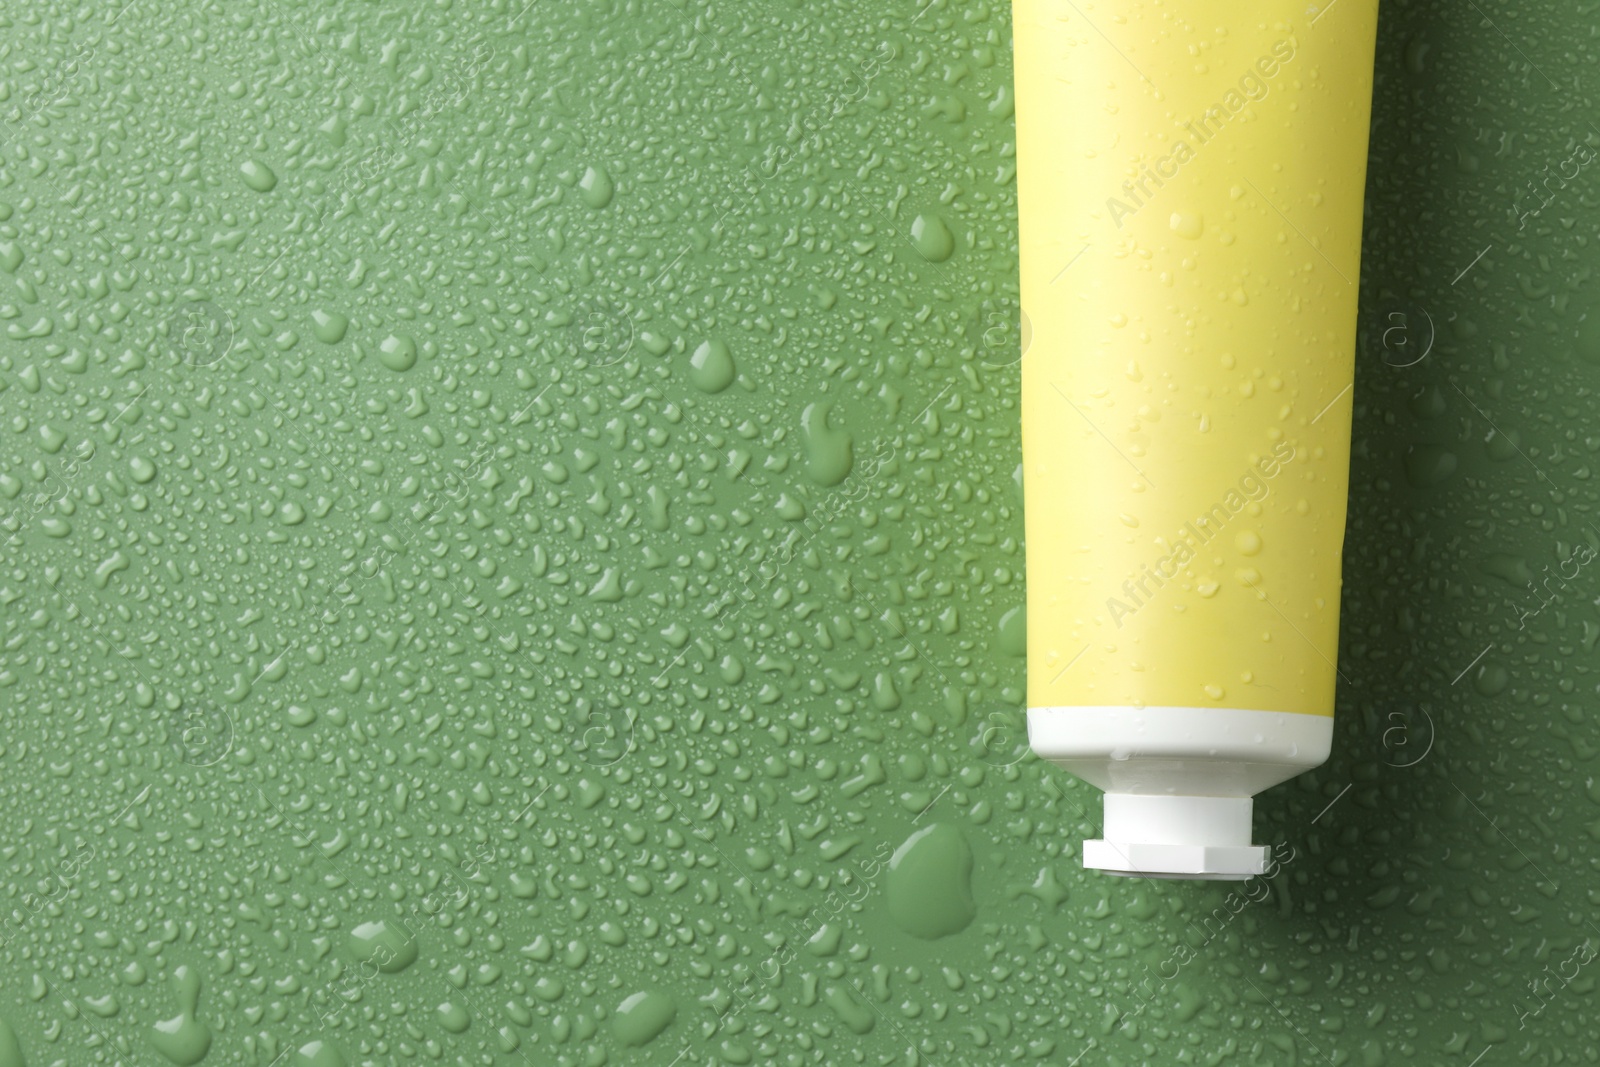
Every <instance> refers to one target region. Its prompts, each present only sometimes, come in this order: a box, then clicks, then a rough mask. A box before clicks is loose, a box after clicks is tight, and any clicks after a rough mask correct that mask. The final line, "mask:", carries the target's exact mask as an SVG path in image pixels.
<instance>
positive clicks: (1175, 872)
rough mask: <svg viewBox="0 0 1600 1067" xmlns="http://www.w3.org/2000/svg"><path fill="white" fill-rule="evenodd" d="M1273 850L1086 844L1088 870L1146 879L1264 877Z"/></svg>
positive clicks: (1110, 843) (1243, 846) (1222, 846)
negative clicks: (1261, 875) (1259, 875)
mask: <svg viewBox="0 0 1600 1067" xmlns="http://www.w3.org/2000/svg"><path fill="white" fill-rule="evenodd" d="M1271 853H1272V849H1271V848H1269V847H1268V846H1266V845H1172V844H1152V843H1150V842H1132V841H1104V840H1099V841H1085V842H1084V843H1083V865H1084V867H1086V868H1091V869H1094V870H1101V871H1105V872H1106V873H1107V874H1120V875H1126V876H1129V877H1145V878H1194V879H1202V880H1210V881H1243V880H1244V879H1246V878H1253V877H1254V876H1256V875H1258V874H1264V873H1266V870H1267V860H1268V859H1269V858H1270V857H1271Z"/></svg>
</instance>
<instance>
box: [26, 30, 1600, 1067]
mask: <svg viewBox="0 0 1600 1067" xmlns="http://www.w3.org/2000/svg"><path fill="white" fill-rule="evenodd" d="M1484 10H1485V11H1486V12H1487V15H1488V16H1489V17H1490V18H1492V19H1493V24H1492V25H1491V24H1490V23H1489V22H1487V21H1485V19H1484V17H1482V15H1481V14H1480V12H1478V11H1476V10H1472V9H1470V5H1468V7H1467V8H1463V9H1459V10H1458V9H1457V8H1455V7H1448V6H1444V5H1417V4H1412V5H1407V4H1401V3H1390V4H1389V6H1388V7H1387V8H1386V11H1385V16H1384V25H1383V30H1382V39H1381V40H1380V44H1379V59H1378V92H1377V101H1376V105H1375V124H1376V125H1375V137H1374V143H1373V159H1374V167H1373V172H1372V177H1371V180H1370V182H1371V184H1370V207H1369V219H1368V241H1367V251H1366V255H1367V260H1366V264H1365V275H1364V278H1363V281H1362V285H1363V307H1364V320H1363V342H1364V346H1365V350H1364V351H1363V352H1362V355H1361V360H1360V363H1359V372H1358V373H1359V381H1358V384H1357V387H1356V390H1355V394H1354V398H1353V402H1354V403H1355V406H1356V420H1355V425H1356V441H1357V453H1356V460H1355V465H1354V474H1353V484H1354V486H1355V489H1354V491H1353V499H1352V508H1351V527H1350V540H1349V544H1348V546H1347V554H1346V583H1347V584H1346V591H1345V624H1344V646H1343V648H1342V650H1341V654H1340V667H1341V671H1342V674H1343V676H1344V681H1343V682H1342V683H1341V690H1340V726H1339V736H1338V741H1337V744H1336V751H1335V756H1334V759H1333V761H1332V762H1331V763H1330V764H1329V765H1328V766H1327V767H1325V768H1324V769H1322V770H1320V771H1318V772H1315V773H1313V774H1311V775H1307V776H1304V777H1302V778H1301V779H1299V780H1297V781H1295V782H1292V783H1289V784H1287V785H1286V786H1284V787H1282V788H1280V789H1278V790H1275V791H1274V792H1273V793H1271V794H1269V795H1268V796H1267V797H1265V798H1264V799H1263V800H1262V801H1260V802H1259V803H1258V815H1257V825H1258V835H1259V836H1260V838H1261V839H1262V840H1265V841H1272V842H1281V843H1282V845H1283V848H1282V851H1281V853H1280V855H1281V857H1282V863H1281V870H1280V871H1279V873H1278V874H1277V875H1276V876H1275V877H1274V878H1272V879H1271V880H1270V882H1253V883H1248V884H1246V885H1244V886H1233V887H1230V886H1226V885H1220V886H1219V885H1210V886H1206V885H1191V884H1179V883H1160V884H1155V883H1148V882H1141V881H1123V880H1117V879H1112V878H1108V877H1105V876H1102V875H1098V874H1095V875H1090V874H1085V873H1084V872H1082V871H1081V870H1080V869H1079V867H1078V856H1077V844H1078V841H1079V840H1080V839H1081V838H1082V837H1083V836H1086V835H1091V834H1092V833H1093V832H1094V831H1095V829H1096V828H1097V826H1098V807H1099V805H1098V796H1097V794H1095V793H1094V791H1093V790H1091V789H1088V788H1087V787H1085V786H1082V785H1079V784H1077V783H1075V782H1073V781H1071V780H1069V779H1067V778H1065V777H1063V776H1061V775H1059V774H1056V773H1055V772H1053V771H1049V770H1047V769H1045V768H1042V767H1041V766H1040V765H1039V764H1038V763H1037V762H1036V761H1034V760H1033V759H1031V758H1024V759H1022V760H1021V761H1020V762H1013V760H1014V759H1015V758H1016V757H1017V755H1018V751H1017V747H1016V746H1017V745H1018V744H1019V743H1020V741H1021V738H1020V734H1019V733H1018V732H1017V730H1016V729H1015V727H1016V726H1017V725H1018V723H1019V722H1020V719H1019V718H1018V716H1017V714H1016V708H1017V707H1018V705H1019V704H1020V702H1021V699H1022V675H1023V667H1024V664H1023V662H1022V660H1021V658H1020V655H1021V647H1022V644H1021V637H1022V634H1021V615H1020V613H1019V612H1017V610H1016V609H1017V608H1018V607H1020V605H1021V604H1022V598H1023V592H1024V590H1023V581H1022V578H1023V553H1022V545H1021V537H1022V524H1021V512H1020V508H1021V499H1020V491H1019V487H1018V484H1017V464H1018V453H1017V442H1018V432H1017V425H1016V423H1017V404H1016V399H1015V390H1016V386H1017V371H1016V366H1015V364H1016V360H1017V357H1018V352H1017V348H1018V334H1017V330H1016V326H1015V316H1016V305H1015V292H1016V272H1015V235H1014V228H1015V201H1014V182H1013V173H1014V164H1015V156H1014V148H1013V143H1012V142H1013V129H1012V125H1011V121H1010V115H1011V99H1012V90H1011V86H1010V59H1009V54H1010V48H1009V32H1010V29H1009V12H1008V10H1007V8H1006V7H1005V6H1004V5H987V6H985V5H982V4H966V5H949V6H946V5H943V4H936V5H934V6H932V7H930V8H928V9H926V10H922V9H921V8H920V6H919V5H905V6H903V7H893V6H891V7H890V8H887V9H885V8H880V7H878V6H877V5H852V4H826V5H821V6H802V5H796V4H790V3H761V2H758V3H756V4H753V5H752V4H743V5H716V6H703V5H690V6H688V7H681V6H674V5H673V4H672V3H670V2H668V0H638V2H632V3H612V4H606V3H601V4H594V5H584V6H583V7H581V8H579V7H575V6H565V5H561V4H557V3H554V2H552V0H539V2H537V3H535V4H533V5H530V6H528V7H526V8H524V7H523V6H522V4H521V3H519V2H513V3H512V4H510V5H509V6H506V5H502V6H499V7H482V6H473V5H464V4H460V3H457V4H454V5H452V4H450V3H436V4H429V5H402V4H398V3H391V2H384V3H378V4H362V5H355V4H339V5H333V6H325V7H318V8H311V7H294V6H288V5H280V4H262V5H245V6H240V5H226V6H213V7H199V6H195V7H187V6H186V7H184V8H183V9H182V10H179V11H172V10H170V9H169V8H168V7H167V6H165V5H159V4H156V3H154V2H153V0H135V2H134V3H132V4H129V5H127V6H126V7H121V8H116V7H111V8H107V9H105V10H96V9H89V8H65V7H48V8H42V9H38V13H37V14H31V13H29V12H28V11H25V10H24V9H21V8H17V7H12V8H9V9H7V11H6V13H5V16H4V20H3V22H0V49H3V50H4V58H5V63H4V66H3V67H0V71H3V74H0V91H3V93H4V95H3V97H0V119H3V121H4V124H5V125H4V129H3V134H4V137H5V144H4V147H3V149H0V319H3V320H4V321H3V331H4V337H3V339H0V421H3V426H4V429H5V431H6V432H5V433H4V434H3V435H0V537H3V538H4V545H5V550H4V567H3V571H0V604H3V605H4V611H3V616H0V624H3V633H0V707H3V709H4V713H5V715H6V727H7V728H6V730H5V733H4V735H3V737H0V767H3V774H0V811H3V813H4V823H3V825H4V827H5V834H4V838H3V840H0V849H3V858H4V863H5V866H4V878H3V884H0V894H3V898H0V901H3V904H4V908H5V922H4V926H3V929H4V935H3V946H0V990H4V995H3V997H0V1067H16V1065H17V1064H21V1063H26V1064H28V1065H30V1067H40V1065H48V1064H74V1065H76V1064H92V1063H106V1064H109V1063H123V1064H166V1063H180V1064H181V1063H201V1064H252V1065H267V1064H272V1063H285V1064H296V1065H308V1067H332V1065H338V1064H350V1065H355V1064H393V1063H407V1062H443V1063H452V1064H454V1063H459V1064H488V1063H504V1064H517V1063H528V1064H537V1065H540V1067H543V1065H545V1064H571V1065H579V1064H582V1065H598V1064H606V1063H616V1064H635V1063H638V1064H659V1065H662V1067H666V1065H670V1064H673V1063H681V1064H710V1063H719V1064H720V1063H726V1064H745V1063H794V1064H802V1063H818V1064H824V1063H825V1064H840V1063H863V1064H889V1063H896V1064H912V1063H916V1064H930V1065H934V1067H944V1065H968V1064H984V1065H987V1064H994V1063H1002V1062H1044V1063H1057V1064H1070V1063H1081V1064H1083V1065H1085V1067H1089V1065H1095V1064H1134V1063H1145V1062H1149V1063H1174V1062H1177V1063H1219V1062H1228V1063H1262V1064H1266V1063H1312V1062H1322V1061H1329V1062H1333V1063H1338V1064H1345V1063H1355V1064H1379V1063H1386V1062H1387V1063H1400V1062H1410V1061H1416V1062H1423V1063H1436V1062H1448V1063H1454V1062H1460V1063H1462V1064H1464V1065H1465V1064H1468V1063H1473V1062H1480V1063H1482V1064H1484V1065H1485V1067H1489V1065H1493V1064H1498V1063H1508V1062H1512V1061H1514V1060H1519V1059H1520V1060H1523V1061H1527V1062H1538V1063H1557V1062H1588V1060H1589V1057H1590V1056H1591V1053H1590V1051H1589V1050H1591V1049H1593V1048H1594V1047H1595V1045H1596V1044H1597V1036H1596V1033H1595V1030H1596V1027H1595V1025H1594V1023H1593V1021H1592V1017H1591V1014H1590V1013H1591V1012H1592V1009H1593V1005H1594V998H1593V986H1594V978H1593V970H1592V967H1590V962H1591V960H1592V957H1593V955H1594V953H1595V951H1596V949H1597V948H1600V929H1597V928H1596V927H1595V926H1594V925H1591V915H1592V913H1593V910H1594V904H1595V889H1594V888H1593V887H1594V886H1595V885H1596V882H1595V880H1594V878H1595V875H1594V869H1595V861H1596V859H1597V856H1600V851H1597V846H1596V838H1597V837H1600V812H1597V811H1596V803H1597V802H1600V791H1597V789H1596V787H1595V786H1594V784H1593V780H1594V777H1595V774H1596V766H1597V765H1596V762H1595V757H1596V753H1597V752H1600V746H1597V735H1596V730H1595V727H1594V725H1593V716H1594V712H1595V710H1596V708H1597V705H1600V697H1597V695H1596V692H1597V691H1596V678H1595V677H1594V672H1595V666H1594V664H1595V649H1594V645H1595V641H1596V639H1597V638H1600V613H1597V610H1596V607H1595V604H1596V596H1597V589H1600V585H1597V584H1596V583H1597V582H1600V578H1596V577H1592V576H1591V574H1592V572H1591V571H1590V570H1589V569H1586V568H1585V567H1584V566H1583V562H1586V561H1587V558H1588V556H1589V555H1590V554H1591V553H1592V546H1600V533H1596V532H1594V531H1593V530H1592V529H1590V528H1589V525H1588V524H1589V522H1590V521H1591V519H1592V517H1593V515H1594V504H1595V496H1596V494H1595V490H1594V488H1593V486H1592V484H1591V478H1590V464H1591V462H1592V460H1591V456H1592V455H1593V453H1594V452H1595V451H1596V450H1597V449H1600V424H1597V423H1596V419H1595V418H1594V416H1593V413H1592V405H1591V400H1590V392H1591V390H1592V389H1593V387H1594V383H1595V381H1596V376H1597V374H1600V371H1597V369H1596V365H1595V364H1596V362H1597V361H1600V356H1597V355H1596V353H1597V352H1600V342H1597V341H1596V337H1600V334H1597V333H1596V331H1595V330H1594V328H1593V321H1592V320H1591V319H1590V318H1589V317H1588V316H1589V314H1590V311H1591V308H1592V305H1593V304H1594V303H1595V297H1594V294H1593V291H1592V289H1593V285H1594V281H1593V279H1594V276H1595V267H1596V265H1597V263H1600V259H1597V257H1600V246H1596V245H1595V243H1594V242H1595V237H1596V229H1597V224H1600V207H1597V205H1600V193H1597V191H1596V187H1595V186H1594V184H1593V182H1594V181H1595V180H1596V175H1595V171H1594V170H1593V169H1586V168H1587V164H1585V165H1584V166H1583V167H1578V168H1577V170H1578V173H1576V174H1575V175H1573V176H1572V177H1570V178H1568V177H1566V175H1568V174H1571V173H1572V171H1573V169H1574V167H1575V166H1576V160H1577V158H1581V157H1578V156H1575V154H1574V149H1575V148H1576V146H1577V145H1579V144H1580V143H1583V142H1584V139H1585V138H1587V139H1588V141H1587V143H1589V144H1594V145H1600V133H1596V132H1595V130H1594V129H1593V128H1592V127H1591V126H1590V125H1589V121H1590V120H1589V118H1588V116H1589V115H1590V114H1591V113H1592V112H1593V101H1592V100H1590V99H1589V97H1588V96H1587V95H1586V94H1587V92H1588V90H1587V87H1586V81H1585V80H1584V75H1585V74H1586V71H1587V64H1588V63H1589V60H1590V58H1591V55H1590V51H1589V50H1586V49H1587V42H1588V36H1589V29H1588V16H1587V14H1585V13H1581V12H1577V13H1569V12H1568V11H1567V9H1564V8H1556V7H1555V6H1554V5H1549V4H1546V5H1543V6H1541V7H1539V8H1535V9H1518V11H1516V12H1503V11H1502V10H1501V9H1500V8H1499V7H1496V8H1494V9H1493V10H1489V9H1484ZM1327 17H1329V18H1332V17H1337V8H1334V9H1332V10H1331V11H1330V12H1329V14H1328V15H1327ZM1103 28H1104V29H1105V30H1106V31H1107V32H1108V34H1111V35H1112V36H1114V33H1115V27H1114V25H1111V24H1109V23H1108V24H1106V25H1104V27H1103ZM1501 31H1503V33H1502V32H1501ZM1535 64H1536V65H1537V67H1535V66H1534V65H1535ZM1545 75H1548V76H1549V79H1552V80H1553V81H1554V82H1555V83H1556V84H1557V87H1555V88H1552V86H1551V84H1550V82H1549V81H1547V80H1546V77H1545ZM1564 162H1565V164H1566V165H1565V166H1563V163H1564ZM1546 167H1548V168H1549V169H1548V171H1547V170H1545V169H1543V168H1546ZM1547 175H1555V176H1556V177H1551V178H1547ZM1529 182H1533V183H1535V185H1537V186H1542V187H1543V188H1544V189H1545V190H1547V191H1549V192H1553V193H1554V196H1553V198H1552V199H1551V200H1550V201H1549V202H1548V204H1547V205H1546V206H1544V207H1543V208H1542V210H1540V211H1539V213H1538V214H1537V215H1534V214H1532V208H1533V207H1534V206H1536V205H1537V204H1538V203H1539V202H1540V201H1542V200H1543V197H1544V196H1545V195H1546V194H1545V193H1537V194H1536V193H1530V192H1529V191H1528V183H1529ZM1535 196H1537V197H1538V199H1534V197H1535ZM1524 213H1526V214H1527V216H1528V217H1527V219H1526V222H1525V223H1524V221H1523V218H1522V217H1521V216H1522V215H1523V214H1524ZM1519 225H1520V226H1521V227H1522V228H1521V229H1520V230H1519ZM1485 246H1488V248H1487V250H1485ZM1480 251H1483V255H1482V256H1481V258H1479V259H1477V260H1474V257H1475V256H1478V254H1479V252H1480ZM1469 264H1470V266H1469ZM1463 270H1464V271H1465V273H1461V272H1463ZM1458 275H1459V276H1458ZM1395 315H1399V316H1400V318H1399V319H1395V318H1394V317H1393V316H1395ZM1397 328H1398V332H1396V329H1397ZM1430 341H1431V342H1432V343H1431V346H1430V345H1429V344H1428V342H1430ZM1423 351H1426V352H1427V355H1426V356H1425V358H1422V359H1420V361H1417V360H1416V354H1417V353H1419V352H1423ZM1407 363H1409V364H1411V365H1409V366H1405V367H1400V366H1397V364H1407ZM1580 560H1581V561H1583V562H1580ZM1567 575H1571V577H1567ZM1530 582H1532V583H1534V585H1535V587H1536V588H1537V589H1539V590H1542V593H1541V594H1540V595H1539V596H1537V597H1536V596H1535V593H1534V590H1531V589H1530V588H1529V583H1530ZM1458 676H1459V677H1458ZM1589 939H1593V940H1589ZM1485 1050H1487V1051H1485ZM1480 1055H1481V1056H1482V1058H1481V1059H1479V1060H1475V1059H1474V1058H1475V1057H1479V1056H1480Z"/></svg>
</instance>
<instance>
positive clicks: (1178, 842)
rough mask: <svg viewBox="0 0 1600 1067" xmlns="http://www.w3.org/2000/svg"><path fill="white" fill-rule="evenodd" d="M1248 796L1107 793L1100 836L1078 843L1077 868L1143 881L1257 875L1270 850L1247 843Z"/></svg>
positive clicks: (1250, 810)
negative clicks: (1079, 857)
mask: <svg viewBox="0 0 1600 1067" xmlns="http://www.w3.org/2000/svg"><path fill="white" fill-rule="evenodd" d="M1254 811H1255V801H1254V800H1252V799H1251V798H1250V797H1186V796H1141V795H1138V794H1134V793H1107V794H1106V796H1105V837H1104V838H1103V839H1101V840H1098V841H1085V842H1084V843H1083V865H1084V866H1085V867H1089V868H1094V869H1098V870H1102V871H1106V872H1107V873H1110V874H1121V875H1143V876H1144V877H1146V878H1198V879H1212V880H1219V881H1221V880H1237V881H1242V880H1244V879H1246V878H1250V877H1253V876H1255V875H1258V874H1263V873H1265V872H1266V869H1267V860H1268V858H1269V857H1270V855H1271V852H1272V850H1271V848H1269V847H1268V846H1266V845H1252V844H1251V843H1250V817H1251V815H1252V814H1253V813H1254Z"/></svg>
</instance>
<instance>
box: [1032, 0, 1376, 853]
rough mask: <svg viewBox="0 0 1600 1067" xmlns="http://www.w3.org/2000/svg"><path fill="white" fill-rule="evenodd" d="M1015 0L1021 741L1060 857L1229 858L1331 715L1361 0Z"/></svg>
mask: <svg viewBox="0 0 1600 1067" xmlns="http://www.w3.org/2000/svg"><path fill="white" fill-rule="evenodd" d="M1013 11H1014V15H1015V19H1014V44H1015V57H1016V88H1017V95H1016V114H1017V155H1018V165H1019V170H1018V198H1019V219H1020V238H1021V239H1020V248H1021V261H1022V309H1023V315H1024V317H1025V319H1026V323H1027V324H1028V325H1031V328H1032V339H1031V342H1030V343H1029V345H1028V347H1027V350H1026V352H1025V353H1024V354H1023V358H1022V452H1023V472H1024V474H1023V477H1024V486H1023V488H1024V492H1025V496H1026V504H1027V508H1026V512H1027V520H1026V521H1027V537H1028V543H1027V554H1028V564H1027V566H1028V738H1029V743H1030V744H1031V746H1032V748H1033V750H1034V752H1036V753H1037V754H1038V755H1039V756H1040V757H1041V758H1043V759H1046V760H1048V761H1050V762H1051V763H1054V764H1056V765H1057V766H1059V767H1062V768H1064V769H1065V770H1068V771H1070V772H1072V773H1073V774H1075V775H1077V776H1078V777H1080V778H1083V779H1084V780H1086V781H1088V782H1089V783H1091V784H1093V785H1095V786H1097V787H1099V788H1100V789H1102V790H1104V791H1105V794H1106V796H1105V811H1104V814H1105V827H1104V830H1103V835H1102V838H1101V839H1099V840H1095V841H1086V842H1084V848H1083V864H1084V866H1085V867H1091V868H1099V869H1102V870H1105V871H1109V872H1113V873H1117V874H1134V875H1148V876H1151V877H1169V878H1212V879H1228V878H1234V879H1240V878H1248V877H1250V876H1252V875H1255V874H1260V873H1262V872H1263V871H1265V870H1266V868H1267V864H1268V860H1269V853H1270V850H1269V849H1268V848H1266V847H1263V846H1260V845H1254V844H1252V843H1251V841H1252V834H1251V815H1252V810H1253V805H1254V801H1253V800H1252V797H1253V796H1254V795H1255V794H1256V793H1258V792H1260V791H1261V790H1263V789H1266V788H1268V787H1269V786H1272V785H1275V784H1277V783H1279V782H1282V781H1284V780H1286V779H1288V778H1291V777H1293V776H1294V775H1296V774H1299V773H1300V772H1302V771H1305V770H1308V769H1310V768H1312V767H1315V766H1317V765H1318V764H1320V763H1322V762H1323V761H1324V760H1325V759H1327V757H1328V751H1329V746H1330V744H1331V741H1332V736H1333V696H1334V681H1335V678H1336V675H1337V671H1336V669H1335V666H1334V663H1335V661H1336V659H1337V656H1338V652H1337V644H1338V623H1339V585H1340V554H1341V551H1342V548H1343V542H1344V524H1345V494H1346V490H1347V488H1348V482H1349V470H1350V416H1351V393H1352V389H1351V387H1352V384H1353V381H1354V373H1355V367H1354V357H1355V328H1356V279H1357V275H1358V270H1359V267H1360V254H1361V215H1362V190H1363V184H1364V181H1365V174H1366V162H1367V127H1368V122H1369V117H1370V113H1371V107H1372V62H1373V44H1374V36H1375V32H1376V28H1377V0H1312V2H1311V3H1309V4H1308V3H1307V2H1306V0H1295V2H1293V3H1289V2H1279V0H1265V2H1253V3H1245V4H1241V3H1238V2H1237V0H1228V2H1223V0H1189V2H1184V3H1174V2H1171V0H1167V2H1159V0H1014V4H1013ZM1026 335H1027V330H1026V329H1025V330H1024V336H1026Z"/></svg>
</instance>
